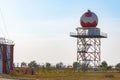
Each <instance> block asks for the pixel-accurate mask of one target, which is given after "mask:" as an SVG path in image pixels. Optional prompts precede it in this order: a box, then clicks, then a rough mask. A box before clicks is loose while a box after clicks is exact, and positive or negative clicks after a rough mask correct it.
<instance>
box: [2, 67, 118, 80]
mask: <svg viewBox="0 0 120 80" xmlns="http://www.w3.org/2000/svg"><path fill="white" fill-rule="evenodd" d="M4 76H5V75H4ZM7 76H8V77H10V78H32V79H35V80H120V73H117V72H116V73H115V72H81V71H79V72H74V71H73V70H71V69H66V70H58V71H57V70H49V71H47V70H44V71H42V70H39V71H37V72H36V74H34V75H26V74H18V73H17V74H16V73H15V74H11V75H7Z"/></svg>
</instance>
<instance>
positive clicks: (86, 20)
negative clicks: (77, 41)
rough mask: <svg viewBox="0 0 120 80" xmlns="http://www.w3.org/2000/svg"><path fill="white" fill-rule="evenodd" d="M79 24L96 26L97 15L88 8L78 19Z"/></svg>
mask: <svg viewBox="0 0 120 80" xmlns="http://www.w3.org/2000/svg"><path fill="white" fill-rule="evenodd" d="M80 24H81V26H82V27H83V28H84V27H96V26H97V24H98V17H97V15H96V14H95V13H93V12H91V11H90V10H88V12H86V13H84V14H83V15H82V16H81V19H80Z"/></svg>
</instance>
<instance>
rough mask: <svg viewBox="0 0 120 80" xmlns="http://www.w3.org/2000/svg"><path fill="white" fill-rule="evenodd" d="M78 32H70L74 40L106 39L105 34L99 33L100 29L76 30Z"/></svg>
mask: <svg viewBox="0 0 120 80" xmlns="http://www.w3.org/2000/svg"><path fill="white" fill-rule="evenodd" d="M76 30H77V31H78V32H70V36H71V37H76V38H107V34H106V33H103V32H100V28H80V27H78V28H76Z"/></svg>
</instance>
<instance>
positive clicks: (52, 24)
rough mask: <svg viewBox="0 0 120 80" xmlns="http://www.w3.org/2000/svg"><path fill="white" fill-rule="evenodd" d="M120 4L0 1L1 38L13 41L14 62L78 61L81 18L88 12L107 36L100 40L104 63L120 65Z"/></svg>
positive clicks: (112, 0) (111, 0) (103, 0)
mask: <svg viewBox="0 0 120 80" xmlns="http://www.w3.org/2000/svg"><path fill="white" fill-rule="evenodd" d="M119 4H120V0H90V1H89V0H88V1H86V0H0V32H1V33H0V36H1V37H6V38H9V39H12V40H13V41H14V43H15V46H14V62H15V63H21V62H27V63H29V62H30V61H33V60H35V61H36V62H37V63H39V64H44V63H46V62H50V63H52V64H56V63H58V62H63V63H64V64H66V65H69V64H72V63H73V62H74V61H76V59H77V56H76V54H77V53H76V52H77V49H76V47H77V45H76V39H75V38H72V37H70V36H69V35H70V34H69V33H70V32H75V28H76V27H81V25H80V17H81V16H82V14H83V13H85V12H86V11H87V10H88V9H90V10H91V11H92V12H94V13H96V15H97V16H98V19H99V22H98V25H97V27H98V28H101V31H102V32H105V33H107V34H108V38H106V39H101V42H102V43H101V44H102V45H101V59H102V60H101V61H104V60H105V61H107V63H108V64H109V65H115V64H117V63H120V51H119V49H120V48H119V45H120V36H119V34H120V27H119V25H120V22H119V21H120V5H119Z"/></svg>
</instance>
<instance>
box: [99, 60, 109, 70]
mask: <svg viewBox="0 0 120 80" xmlns="http://www.w3.org/2000/svg"><path fill="white" fill-rule="evenodd" d="M100 67H102V69H103V70H107V67H108V64H107V62H106V61H103V62H102V63H101V65H100Z"/></svg>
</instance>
